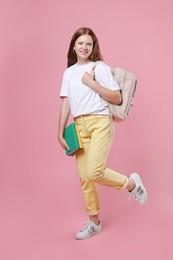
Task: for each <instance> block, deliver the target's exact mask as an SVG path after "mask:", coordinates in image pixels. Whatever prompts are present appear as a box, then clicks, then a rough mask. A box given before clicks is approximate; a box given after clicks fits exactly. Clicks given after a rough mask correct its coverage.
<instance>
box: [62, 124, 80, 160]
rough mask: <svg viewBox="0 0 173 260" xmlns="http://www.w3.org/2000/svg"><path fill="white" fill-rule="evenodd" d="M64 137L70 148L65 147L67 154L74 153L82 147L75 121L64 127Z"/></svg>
mask: <svg viewBox="0 0 173 260" xmlns="http://www.w3.org/2000/svg"><path fill="white" fill-rule="evenodd" d="M64 139H65V140H66V143H67V144H68V146H69V148H70V150H67V149H66V155H68V156H70V155H71V156H73V155H75V154H76V153H78V152H79V151H80V150H81V149H82V148H83V145H82V142H81V138H80V135H79V130H78V128H77V125H76V124H75V123H71V124H70V125H68V126H67V127H66V128H65V130H64Z"/></svg>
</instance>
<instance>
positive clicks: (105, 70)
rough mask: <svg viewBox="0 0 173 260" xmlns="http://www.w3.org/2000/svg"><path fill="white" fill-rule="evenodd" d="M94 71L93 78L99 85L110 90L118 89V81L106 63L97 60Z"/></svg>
mask: <svg viewBox="0 0 173 260" xmlns="http://www.w3.org/2000/svg"><path fill="white" fill-rule="evenodd" d="M94 71H95V79H96V81H97V82H99V84H100V85H101V86H103V87H105V88H108V89H111V90H120V87H119V85H118V82H117V81H116V79H115V78H114V76H113V74H112V72H111V68H110V67H109V66H108V65H107V64H106V63H104V62H99V63H98V64H97V65H96V68H95V69H94Z"/></svg>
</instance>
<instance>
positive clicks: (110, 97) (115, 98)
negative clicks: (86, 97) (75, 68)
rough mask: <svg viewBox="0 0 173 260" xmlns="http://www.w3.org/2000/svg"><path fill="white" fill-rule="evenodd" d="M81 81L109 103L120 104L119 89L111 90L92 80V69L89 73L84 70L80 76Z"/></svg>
mask: <svg viewBox="0 0 173 260" xmlns="http://www.w3.org/2000/svg"><path fill="white" fill-rule="evenodd" d="M82 83H84V84H86V85H87V86H88V87H90V88H92V89H93V90H95V91H96V92H97V93H98V94H99V95H100V96H101V97H102V98H104V99H105V100H106V101H108V102H109V103H111V104H115V105H119V104H121V93H120V91H119V90H116V91H113V90H110V89H107V88H105V87H103V86H101V85H100V84H99V83H98V82H97V81H95V80H94V70H92V71H91V73H88V72H85V73H84V74H83V77H82Z"/></svg>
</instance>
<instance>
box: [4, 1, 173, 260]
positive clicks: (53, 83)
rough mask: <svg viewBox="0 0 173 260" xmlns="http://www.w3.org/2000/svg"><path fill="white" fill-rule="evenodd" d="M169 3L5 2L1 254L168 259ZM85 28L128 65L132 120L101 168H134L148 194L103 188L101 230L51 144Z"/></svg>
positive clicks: (71, 170) (111, 58)
mask: <svg viewBox="0 0 173 260" xmlns="http://www.w3.org/2000/svg"><path fill="white" fill-rule="evenodd" d="M172 10H173V2H172V1H171V0H164V1H161V0H150V1H146V0H141V1H139V0H126V1H125V0H121V1H117V0H108V1H105V2H104V1H98V0H95V1H91V0H88V1H84V2H82V1H78V0H74V1H69V0H68V1H67V0H63V1H61V0H59V1H55V0H42V1H41V0H30V1H26V0H11V1H10V0H4V1H3V0H1V3H0V31H1V33H0V37H1V40H0V71H1V72H0V86H1V93H0V118H1V119H0V121H1V128H0V147H1V151H0V153H1V154H0V160H1V162H0V168H1V169H0V245H1V249H0V259H2V260H6V259H8V260H9V259H10V260H11V259H13V260H47V259H51V260H55V259H62V260H66V259H73V258H74V259H83V260H85V259H86V260H87V259H100V260H102V259H110V260H112V259H119V260H125V259H129V260H137V259H139V258H140V259H141V260H146V259H157V260H163V259H165V257H166V259H173V249H172V241H173V223H172V222H173V202H172V198H173V189H172V183H173V171H172V161H173V152H172V146H173V142H172V141H173V138H172V133H173V123H172V110H173V109H172V96H173V90H172V88H173V78H172V75H173V71H172V69H173V62H172V59H173V30H172V28H173V16H172ZM81 26H88V27H91V28H93V30H94V31H95V33H96V34H97V36H98V38H99V41H100V46H101V50H102V53H103V56H104V59H105V61H106V62H107V63H108V64H110V65H111V66H120V67H124V68H127V69H128V70H131V71H133V72H135V74H136V76H137V78H138V89H137V94H136V97H135V102H134V110H133V113H132V115H131V116H130V117H129V119H128V120H127V121H126V122H124V123H121V124H117V128H116V137H115V140H114V144H113V148H112V152H111V154H110V157H109V161H108V165H109V167H112V168H114V169H116V170H118V171H120V172H122V173H124V174H127V175H128V174H130V173H131V172H133V171H137V172H139V173H140V174H141V176H142V178H143V181H144V183H145V185H146V187H147V190H148V194H149V202H148V204H147V205H146V206H144V207H141V206H140V205H138V204H137V203H136V202H134V201H133V200H132V201H131V203H130V204H129V203H128V193H127V192H117V191H115V190H113V189H108V188H106V187H99V192H100V201H101V207H102V212H101V219H102V224H103V230H104V231H103V233H101V234H100V235H98V236H95V237H92V238H91V239H88V240H85V241H76V240H75V239H74V234H75V232H76V231H78V229H80V228H81V226H82V224H83V222H84V221H85V220H86V219H87V215H86V213H85V209H84V204H83V200H82V197H81V191H80V187H79V179H78V175H77V172H76V165H75V160H74V158H67V157H66V156H65V153H64V151H63V150H61V147H60V145H59V144H58V142H57V138H56V135H57V124H58V116H59V108H60V104H61V101H60V99H59V91H60V85H61V80H62V73H63V71H64V69H65V67H66V54H67V49H68V46H69V41H70V38H71V36H72V34H73V32H74V30H76V29H77V28H79V27H81Z"/></svg>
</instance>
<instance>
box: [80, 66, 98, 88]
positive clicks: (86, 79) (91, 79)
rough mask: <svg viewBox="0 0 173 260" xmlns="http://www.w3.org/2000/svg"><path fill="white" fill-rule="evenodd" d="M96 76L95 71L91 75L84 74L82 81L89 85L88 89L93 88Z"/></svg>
mask: <svg viewBox="0 0 173 260" xmlns="http://www.w3.org/2000/svg"><path fill="white" fill-rule="evenodd" d="M94 76H95V75H94V70H92V71H91V72H90V73H88V72H84V74H83V76H82V79H81V81H82V83H83V84H85V85H87V86H88V87H91V86H92V84H93V83H94V81H95V80H94Z"/></svg>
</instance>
